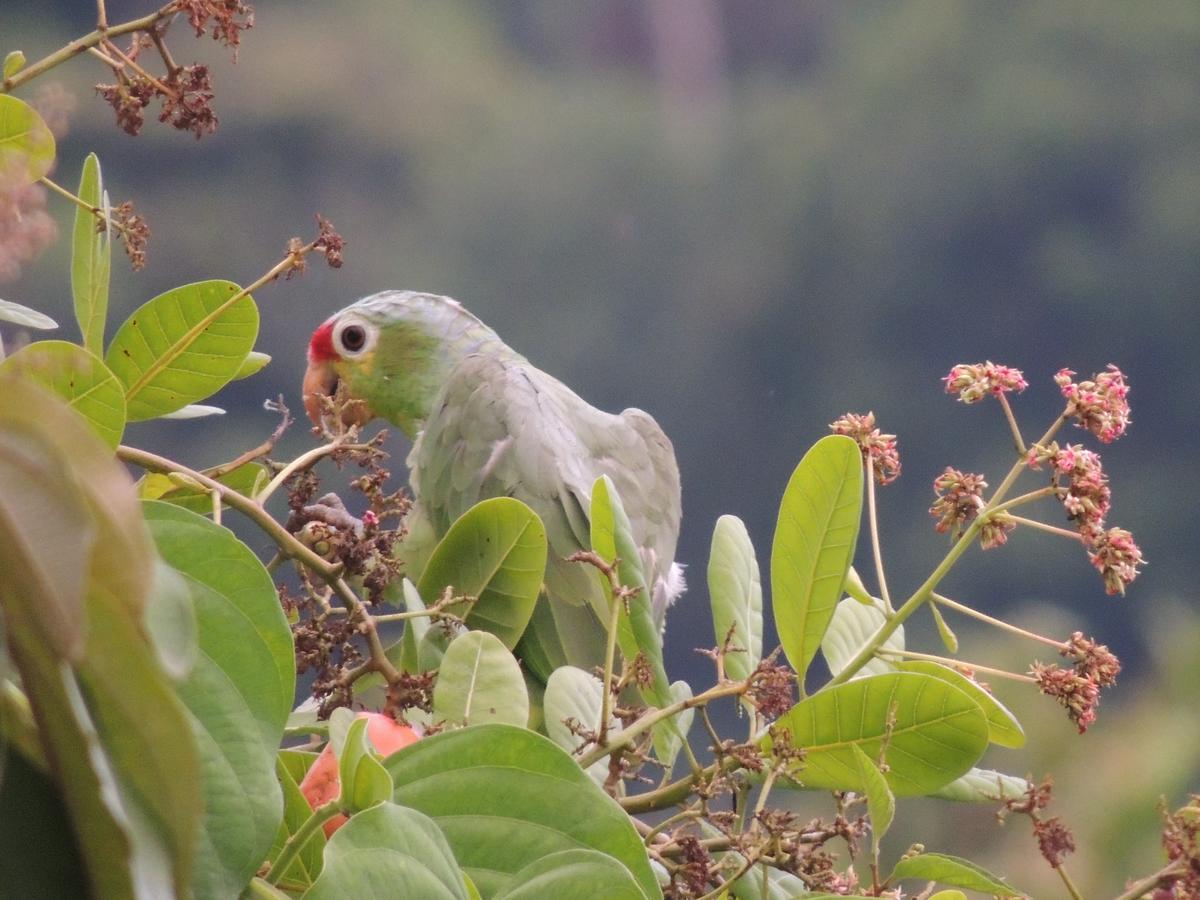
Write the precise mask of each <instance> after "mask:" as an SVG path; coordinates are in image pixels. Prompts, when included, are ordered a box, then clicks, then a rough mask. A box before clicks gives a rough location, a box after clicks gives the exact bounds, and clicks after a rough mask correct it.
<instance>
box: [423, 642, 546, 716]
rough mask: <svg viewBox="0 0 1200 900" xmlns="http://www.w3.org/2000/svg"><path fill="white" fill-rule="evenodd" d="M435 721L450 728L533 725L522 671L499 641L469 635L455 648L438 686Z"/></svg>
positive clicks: (446, 660)
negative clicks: (492, 724) (501, 724)
mask: <svg viewBox="0 0 1200 900" xmlns="http://www.w3.org/2000/svg"><path fill="white" fill-rule="evenodd" d="M433 718H434V720H435V721H437V720H442V721H444V722H446V724H448V725H484V724H487V723H489V722H503V723H506V724H508V725H521V726H524V725H525V724H526V723H528V721H529V693H528V692H527V691H526V690H525V679H524V678H523V677H522V676H521V666H520V664H519V663H518V662H517V660H516V657H514V656H513V655H512V653H510V652H509V651H508V648H507V647H505V646H504V644H502V643H500V639H499V638H498V637H496V636H495V635H494V634H488V633H487V632H486V631H468V632H466V633H465V634H460V635H459V636H458V637H456V638H455V639H454V640H453V641H452V642H451V643H450V646H449V647H447V648H446V653H445V655H444V656H443V657H442V664H441V667H440V668H439V670H438V678H437V683H436V684H435V685H434V687H433Z"/></svg>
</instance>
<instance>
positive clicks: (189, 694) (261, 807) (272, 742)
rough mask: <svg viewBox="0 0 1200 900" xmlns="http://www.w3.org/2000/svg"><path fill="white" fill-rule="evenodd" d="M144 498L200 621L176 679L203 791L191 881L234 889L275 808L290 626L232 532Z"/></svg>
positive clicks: (222, 891)
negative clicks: (185, 670)
mask: <svg viewBox="0 0 1200 900" xmlns="http://www.w3.org/2000/svg"><path fill="white" fill-rule="evenodd" d="M142 508H143V514H144V515H145V517H146V521H147V522H148V523H149V525H150V529H151V532H152V533H153V535H154V539H155V541H156V543H157V544H158V548H159V553H160V554H161V555H162V558H163V559H164V560H165V561H166V562H167V563H168V564H169V565H171V566H172V567H173V568H174V569H175V570H176V571H177V572H179V574H180V575H181V576H182V577H183V578H184V580H185V581H186V582H187V584H188V586H189V589H190V591H191V597H192V604H193V607H194V608H195V611H196V620H197V623H198V628H199V643H200V657H199V660H198V662H197V664H196V666H195V667H194V668H193V670H192V672H191V674H190V675H189V676H188V678H187V680H186V681H185V682H183V683H182V684H181V685H180V686H179V694H180V696H181V697H182V698H183V701H184V703H185V704H186V705H187V707H188V709H189V710H190V711H191V713H192V715H193V717H194V718H193V728H194V731H195V734H196V737H197V740H198V742H199V744H200V752H201V760H202V783H203V791H204V799H205V818H204V826H203V835H202V838H203V839H202V841H201V845H200V853H199V858H198V860H197V867H196V878H195V881H194V887H195V891H196V894H197V895H198V896H218V895H226V896H227V895H231V894H237V893H238V892H239V891H240V890H241V889H242V888H243V887H244V886H245V884H246V883H247V882H248V881H249V880H250V877H251V876H252V875H253V874H254V872H255V871H256V870H257V869H258V867H259V865H260V864H261V863H262V861H263V860H264V859H265V858H266V856H267V853H268V851H269V850H270V848H271V844H272V841H273V840H274V838H275V835H276V832H277V830H278V827H279V822H280V820H281V818H282V815H283V798H282V795H281V793H280V788H279V783H278V782H277V781H276V778H275V749H276V747H278V746H279V741H280V739H281V738H282V736H283V727H284V723H285V722H286V721H287V717H288V714H289V712H290V711H291V705H292V699H293V696H294V693H295V668H294V666H295V664H294V657H293V651H292V640H291V631H290V629H289V628H288V625H287V621H286V619H285V618H284V615H283V611H282V609H281V608H280V606H279V600H278V597H277V596H276V594H275V587H274V584H273V583H272V582H271V577H270V576H269V575H268V574H267V571H266V569H264V568H263V565H262V563H261V562H259V561H258V559H257V558H256V557H255V556H254V554H253V553H252V552H251V551H250V549H249V548H248V547H246V545H245V544H243V543H242V542H241V541H239V540H238V539H237V538H236V537H235V536H234V535H233V533H232V532H230V531H229V530H228V529H226V528H222V527H221V526H219V525H214V524H213V523H212V522H210V521H209V520H208V519H205V518H203V517H202V516H198V515H196V514H195V513H191V512H188V511H187V510H185V509H180V508H179V507H176V506H172V505H170V504H168V503H160V502H156V501H145V502H144V503H143V505H142Z"/></svg>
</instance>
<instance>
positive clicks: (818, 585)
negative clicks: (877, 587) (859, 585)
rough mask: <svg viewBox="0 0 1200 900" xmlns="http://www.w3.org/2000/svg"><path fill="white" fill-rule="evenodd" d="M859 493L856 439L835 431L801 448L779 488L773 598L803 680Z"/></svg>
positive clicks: (853, 536) (837, 583) (851, 539)
mask: <svg viewBox="0 0 1200 900" xmlns="http://www.w3.org/2000/svg"><path fill="white" fill-rule="evenodd" d="M862 492H863V464H862V455H861V454H860V453H859V449H858V444H856V443H855V442H854V441H853V440H851V439H850V438H848V437H846V436H845V435H837V434H834V435H829V436H828V437H824V438H821V440H819V441H817V442H816V443H815V444H814V445H813V446H812V448H811V449H810V450H809V451H808V452H807V453H806V454H804V458H803V459H801V460H800V464H799V465H797V466H796V470H795V471H794V472H793V473H792V477H791V478H790V479H789V480H788V484H787V488H786V489H785V490H784V492H783V501H782V502H781V503H780V506H779V519H778V522H777V524H776V526H775V540H774V543H773V545H772V547H771V602H772V605H773V606H774V609H775V626H776V628H777V629H778V631H779V640H780V643H782V644H783V652H784V653H785V654H787V658H788V661H789V662H791V664H792V668H794V669H795V670H796V672H797V674H798V675H799V681H800V684H801V686H803V684H804V674H805V673H806V672H807V671H808V666H809V663H811V662H812V659H813V657H814V656H815V655H816V653H817V647H818V646H819V645H820V643H821V638H822V636H823V635H824V634H825V629H826V628H827V627H828V626H829V622H830V620H831V619H832V618H833V610H834V607H835V606H836V605H837V602H838V598H839V597H841V594H842V584H843V583H844V582H845V580H846V572H847V570H848V569H849V568H850V561H851V560H852V559H853V558H854V545H855V543H856V541H857V540H858V525H859V520H860V519H861V518H862Z"/></svg>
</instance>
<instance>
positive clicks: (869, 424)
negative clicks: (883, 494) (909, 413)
mask: <svg viewBox="0 0 1200 900" xmlns="http://www.w3.org/2000/svg"><path fill="white" fill-rule="evenodd" d="M829 428H830V430H831V431H832V432H833V433H834V434H844V435H846V436H847V437H851V438H854V440H855V441H857V442H858V446H859V448H860V449H861V450H862V455H863V459H864V460H869V461H870V463H871V472H872V473H873V474H874V476H875V480H876V481H877V482H879V483H880V484H891V483H892V482H893V481H895V480H896V479H897V478H899V477H900V451H899V450H897V449H896V436H895V435H894V434H881V433H880V432H879V429H878V428H876V427H875V413H873V412H869V413H867V414H866V415H865V416H864V415H858V414H856V413H846V414H845V415H844V416H842V417H841V418H839V419H837V420H836V421H834V422H831V423H830V424H829Z"/></svg>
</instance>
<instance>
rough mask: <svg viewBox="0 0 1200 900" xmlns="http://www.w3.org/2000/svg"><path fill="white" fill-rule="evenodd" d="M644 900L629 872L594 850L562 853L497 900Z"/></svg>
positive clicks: (529, 870)
mask: <svg viewBox="0 0 1200 900" xmlns="http://www.w3.org/2000/svg"><path fill="white" fill-rule="evenodd" d="M546 897H553V898H554V900H595V898H597V897H603V898H604V900H644V898H645V894H643V893H642V889H641V888H640V887H639V886H638V883H637V882H636V881H635V880H634V878H633V875H632V874H630V872H629V870H628V869H627V868H625V867H624V866H623V865H621V864H620V863H619V862H617V861H616V860H615V859H613V858H612V857H611V856H605V855H604V854H603V853H597V852H596V851H595V850H583V849H579V850H560V851H559V852H557V853H551V854H549V855H548V856H544V857H542V858H541V859H536V860H534V861H533V862H531V863H530V864H529V865H527V866H526V867H525V868H523V869H521V871H519V872H517V874H516V875H514V876H513V879H512V881H511V882H510V883H509V885H508V887H507V888H505V889H504V890H502V891H501V892H500V893H499V894H496V900H543V898H546Z"/></svg>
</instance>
